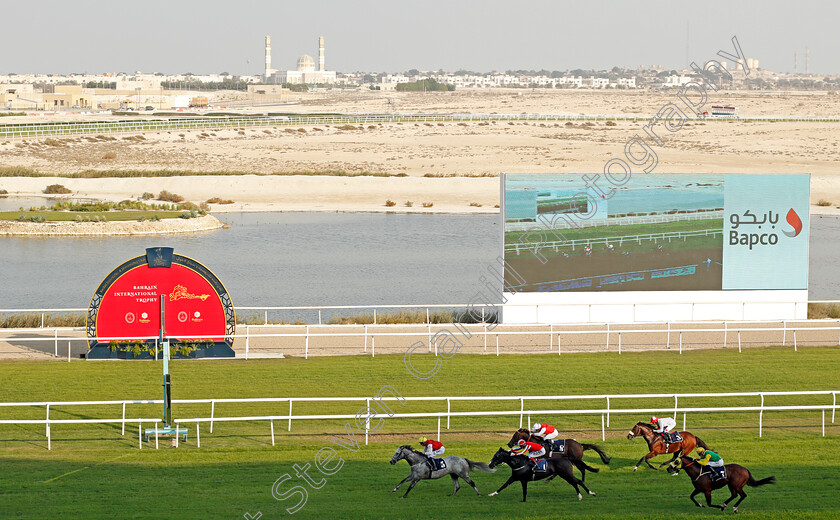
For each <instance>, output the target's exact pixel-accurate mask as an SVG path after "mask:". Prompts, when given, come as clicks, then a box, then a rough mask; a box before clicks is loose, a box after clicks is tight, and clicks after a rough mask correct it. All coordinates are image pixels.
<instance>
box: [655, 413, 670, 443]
mask: <svg viewBox="0 0 840 520" xmlns="http://www.w3.org/2000/svg"><path fill="white" fill-rule="evenodd" d="M650 422H651V423H652V424H653V425H654V426H656V428H655V429H654V430H653V433H661V434H662V437H664V438H665V442H669V441H670V436H671V430H673V429H674V428H676V427H677V421H675V420H673V419H671V418H670V417H663V418H661V419H660V418H659V417H657V416H655V415H654V416H653V417H651V418H650Z"/></svg>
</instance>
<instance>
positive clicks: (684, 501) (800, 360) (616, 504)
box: [0, 347, 840, 519]
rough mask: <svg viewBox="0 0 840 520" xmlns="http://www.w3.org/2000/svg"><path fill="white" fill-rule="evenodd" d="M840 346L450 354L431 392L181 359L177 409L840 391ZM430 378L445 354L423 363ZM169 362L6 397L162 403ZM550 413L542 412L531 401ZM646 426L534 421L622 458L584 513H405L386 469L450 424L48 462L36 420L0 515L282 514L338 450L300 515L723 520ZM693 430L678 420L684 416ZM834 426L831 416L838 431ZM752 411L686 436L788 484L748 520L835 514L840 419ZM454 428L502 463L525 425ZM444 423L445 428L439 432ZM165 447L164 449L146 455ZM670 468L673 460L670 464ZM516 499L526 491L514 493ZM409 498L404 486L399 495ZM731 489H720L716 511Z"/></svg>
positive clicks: (22, 382)
mask: <svg viewBox="0 0 840 520" xmlns="http://www.w3.org/2000/svg"><path fill="white" fill-rule="evenodd" d="M838 356H840V352H838V348H836V347H814V348H802V349H800V351H799V352H794V351H792V350H791V349H789V348H786V349H782V348H775V349H750V350H746V351H744V352H743V353H741V354H739V353H737V352H735V351H692V352H687V353H685V354H683V355H679V354H677V353H675V352H648V353H625V354H621V355H620V356H619V355H618V354H616V353H604V354H573V355H563V356H551V355H544V356H539V357H535V356H502V357H496V356H480V355H461V354H459V355H455V356H454V357H453V358H451V359H449V360H445V362H444V363H443V365H442V368H441V369H440V371H439V372H438V373H437V374H436V375H435V376H434V377H432V378H430V379H427V380H420V379H416V378H414V377H413V376H411V375H410V374H409V373H408V372H407V370H406V369H405V367H404V365H403V357H402V356H379V357H377V358H374V359H371V358H367V357H333V358H314V359H310V360H303V359H299V358H289V359H285V360H264V361H247V362H246V361H241V360H237V361H203V362H202V361H174V362H173V363H172V379H173V393H174V398H176V399H184V398H210V397H215V398H229V397H286V396H364V395H372V394H374V393H376V392H377V391H378V390H379V389H380V388H381V387H382V386H383V385H392V386H393V387H394V388H396V389H397V390H398V391H399V392H400V393H401V394H403V395H405V396H430V395H519V394H526V395H539V394H602V393H616V394H620V393H625V394H630V393H647V392H657V393H658V392H666V393H667V392H727V391H773V390H825V389H832V390H834V389H837V388H838V386H840V384H838V383H840V378H838V376H837V374H838ZM413 360H414V362H415V367H416V368H417V369H420V370H426V369H428V368H429V367H431V365H432V363H433V359H432V358H430V357H428V356H420V357H416V358H413ZM160 368H161V367H160V364H158V363H155V362H73V363H66V362H65V363H61V362H24V361H10V362H2V363H0V369H1V370H2V373H3V375H4V376H5V377H3V378H2V379H0V391H2V395H3V401H6V402H13V401H41V400H56V399H59V398H60V399H63V400H75V399H78V400H109V399H149V398H159V396H160V394H161V391H160V390H161V386H160V382H161V376H160ZM756 402H757V400H756V399H755V398H727V399H720V400H717V401H713V400H711V399H706V398H694V399H690V400H689V399H686V400H685V401H684V402H683V401H681V405H684V406H715V405H734V404H755V403H756ZM798 403H801V404H805V403H809V404H815V403H822V404H830V403H831V397H830V396H828V397H826V396H817V397H769V398H767V401H766V404H768V405H772V404H798ZM549 404H550V405H551V407H578V408H590V407H603V405H604V404H603V401H595V400H593V401H582V402H578V401H569V402H565V403H558V402H551V403H544V404H543V405H542V406H544V407H549V406H548V405H549ZM362 405H363V404H362V403H352V402H351V403H338V404H335V403H330V404H316V403H311V404H303V403H301V404H296V405H295V413H296V414H303V413H355V412H356V411H358V410H359V408H360V407H361V406H362ZM517 405H518V402H511V401H507V402H472V403H455V404H453V405H452V409H453V411H458V410H467V409H474V410H494V409H496V410H498V409H515V408H516V407H517ZM526 405H527V406H530V407H534V408H539V407H540V406H541V405H540V404H538V403H537V402H531V403H526ZM392 406H393V407H394V408H395V409H396V410H397V411H399V412H421V411H436V410H439V411H442V410H445V405H443V404H442V403H418V402H412V401H410V402H408V404H406V405H403V406H401V405H399V404H396V403H394V404H392ZM613 406H634V407H635V406H639V407H641V406H645V407H648V406H651V407H660V406H661V407H663V408H668V407H669V406H673V400H672V399H650V400H644V401H632V402H631V401H624V402H616V401H613ZM287 412H288V406H287V405H286V404H285V403H275V404H253V405H245V404H224V405H217V407H216V415H217V416H221V415H245V414H249V415H250V414H278V415H280V414H285V413H287ZM120 413H121V408H120V407H89V408H81V407H65V408H61V407H56V408H53V409H52V410H51V413H50V416H51V418H56V419H60V418H85V417H118V416H119V415H120ZM174 414H175V416H176V418H177V417H191V416H205V417H206V416H208V415H209V406H208V405H175V409H174ZM127 415H128V416H129V417H136V416H154V417H159V416H160V415H161V410H160V406H152V405H149V406H146V405H134V406H129V408H128V412H127ZM43 416H44V410H43V408H35V407H32V408H0V417H2V418H43ZM647 418H648V417H646V416H642V417H637V416H622V415H613V416H612V418H611V427H610V428H609V429H608V430H607V440H606V442H603V443H601V442H600V420H601V419H600V416H560V417H539V418H537V417H533V418H532V421H535V420H540V421H545V422H551V423H553V424H555V425H556V426H558V427H559V428H560V429H561V430H562V431H564V432H571V435H572V436H574V437H576V438H578V439H579V440H583V441H588V442H597V443H598V444H602V445H603V446H604V448H605V450H606V451H607V453H609V454H610V455H611V456H612V457H613V460H612V462H611V464H610V466H609V467H606V466H605V465H604V464H602V463H601V462H600V461H599V460H598V459H597V457H596V456H594V454H593V453H592V452H588V453H587V456H586V460H587V461H588V462H589V463H590V464H591V465H594V466H596V467H599V468H601V469H602V471H601V472H600V473H599V474H590V475H587V482H588V484H590V486H591V488H592V489H593V490H594V491H595V492H597V493H598V496H597V497H588V496H585V497H584V500H583V501H582V502H578V500H577V497H576V496H575V494H574V490H573V489H572V488H571V487H570V486H569V485H567V484H566V483H565V482H562V481H560V480H559V479H557V480H555V481H553V482H551V483H547V484H546V483H544V482H537V483H533V484H531V486H529V496H528V503H527V504H522V503H521V502H520V500H521V489H520V488H519V487H514V486H511V487H509V488H508V489H506V490H505V491H503V492H502V493H501V494H500V495H499V496H497V497H493V498H490V497H486V496H482V497H477V496H475V493H474V492H473V491H472V490H471V489H470V488H469V487H467V486H466V485H465V484H464V485H462V489H461V491H459V493H458V495H457V496H456V497H454V498H450V497H447V496H446V495H447V494H448V493H449V492H451V489H452V484H451V481H450V480H449V479H448V477H447V478H445V479H441V480H436V481H424V482H421V483H419V484H418V485H417V486H416V487H415V489H414V490H413V491H412V492H411V494H410V495H409V497H408V498H407V499H405V500H402V499H401V498H399V496H398V495H397V494H392V493H390V490H391V489H392V488H393V486H394V485H395V484H396V483H397V482H399V481H400V480H401V479H402V478H403V477H405V476H406V475H408V466H407V465H406V464H405V462H400V463H399V464H398V465H397V466H391V465H389V464H388V463H387V461H388V459H389V458H390V457H391V456H392V455H393V452H394V449H395V448H396V447H397V446H398V445H400V444H403V443H412V444H416V442H417V437H419V436H421V435H423V436H429V437H432V436H434V435H435V434H436V427H437V420H436V419H434V418H428V419H386V420H385V422H384V424H383V428H382V430H380V431H379V432H378V433H376V434H374V435H372V436H371V438H370V441H371V442H370V444H369V445H367V446H365V445H364V436H363V435H360V434H359V432H358V431H356V439H357V440H358V442H359V443H360V445H359V449H358V451H356V452H350V451H348V450H346V449H343V448H340V447H337V446H335V445H333V444H331V443H330V438H331V437H332V436H334V435H342V436H343V437H346V433H345V431H344V423H346V422H347V421H338V420H335V421H311V422H302V421H301V422H295V423H294V425H293V430H292V432H291V433H289V432H287V431H286V424H285V423H282V421H281V422H278V423H276V424H275V433H276V435H277V446H274V447H272V446H271V442H270V436H269V427H268V424H266V423H265V422H259V423H257V422H254V423H217V424H216V425H215V427H214V433H212V434H210V433H209V431H208V429H207V425H206V424H205V425H204V426H203V427H202V447H201V448H196V446H195V439H194V426H193V425H190V426H189V427H190V434H191V438H190V440H189V442H187V443H186V444H182V445H181V447H180V448H179V449H177V450H176V449H173V448H170V447H164V446H168V440H167V441H162V445H161V446H162V447H161V449H160V450H154V449H153V448H154V444H153V443H151V444H149V443H147V444H145V445H144V449H143V450H138V449H137V425H129V426H128V427H127V429H126V436H125V437H123V436H121V435H120V429H119V426H115V425H104V426H102V425H56V426H53V431H52V451H47V450H46V439H45V437H44V429H43V427H42V426H41V425H21V426H11V425H0V467H2V468H3V471H2V472H0V517H2V518H59V517H61V518H86V519H95V518H164V517H177V518H202V519H203V518H243V515H244V514H245V513H246V512H247V513H250V514H256V513H257V512H258V511H259V512H261V513H262V514H263V518H284V517H289V516H290V515H289V514H288V513H287V512H285V510H284V508H286V507H291V506H292V505H293V504H294V503H295V502H297V498H298V497H297V496H295V497H294V498H293V499H289V500H288V501H285V502H282V501H278V500H275V499H274V498H273V497H272V494H271V488H272V484H273V483H274V482H275V481H276V480H277V479H278V478H280V477H282V476H283V475H285V474H287V473H288V474H289V475H291V477H292V479H291V480H288V481H286V482H284V483H282V484H280V485H279V491H280V492H281V493H282V492H284V491H287V490H289V489H291V488H292V486H295V485H303V486H306V484H304V483H303V482H302V481H301V480H300V479H298V478H297V477H296V476H295V470H294V468H293V465H295V464H298V465H303V464H306V463H309V464H312V463H313V460H314V457H315V454H316V453H317V452H318V450H319V449H321V448H323V447H325V446H333V447H335V448H336V449H337V450H338V452H339V454H340V456H341V457H342V459H343V461H344V466H343V467H342V468H341V469H340V471H338V472H337V473H336V474H334V475H330V476H325V477H324V476H321V475H320V473H318V472H317V470H315V469H314V468H310V470H309V475H311V476H312V477H314V478H315V479H316V480H317V479H321V478H323V479H324V480H325V482H324V484H323V487H321V488H320V489H312V488H309V487H307V489H308V501H307V503H306V505H305V507H303V509H302V510H300V511H299V512H298V513H296V514H295V515H294V518H324V517H327V518H371V519H372V518H459V519H460V518H506V519H507V518H560V517H563V518H565V517H573V518H616V519H617V518H650V517H652V516H657V517H658V516H663V517H668V518H672V517H673V518H703V517H706V516H708V515H719V514H720V513H716V512H711V511H708V510H701V509H697V508H695V506H694V505H693V504H691V502H690V501H689V499H688V494H689V493H690V492H691V489H692V488H691V485H690V482H689V479H688V477H686V476H685V475H678V476H677V477H670V476H668V475H667V474H666V473H665V472H664V471H651V470H649V469H646V468H642V469H640V470H639V472H637V473H634V472H633V471H632V466H633V465H634V464H635V462H636V461H637V460H638V459H639V458H640V457H641V456H642V455H644V453H645V451H646V449H645V446H644V442H643V441H642V440H639V439H637V440H633V441H628V440H627V439H626V438H625V435H626V432H627V430H628V429H629V428H630V427H631V426H632V424H633V423H635V422H636V421H637V420H647ZM678 419H679V420H678V422H679V423H680V425H681V419H682V417H679V418H678ZM827 419H828V420H830V416H829V417H828V418H827ZM757 422H758V417H757V413H752V412H749V413H732V414H689V415H688V430H689V431H692V432H693V433H695V434H696V435H698V436H700V437H701V438H702V439H704V440H705V441H706V442H707V443H708V444H709V445H710V446H712V447H713V448H715V449H717V450H718V451H719V452H720V453H721V454H722V455H723V456H724V458H725V459H726V460H727V462H730V463H739V464H742V465H744V466H746V467H747V468H749V469H750V470H751V471H752V473H753V475H754V476H755V477H756V478H757V479H760V478H764V477H766V476H769V475H775V476H776V478H777V479H778V484H777V485H775V486H765V487H762V488H747V490H746V491H747V494H748V498H747V499H746V500H745V501H744V503H743V504H742V506H741V512H742V513H743V514H744V515H745V516H748V517H751V518H779V519H781V518H829V517H840V493H838V492H837V473H838V469H840V457H838V453H840V421H838V424H837V425H832V424H830V422H829V424H828V425H827V428H826V437H825V438H823V437H821V436H820V413H819V412H812V411H806V412H795V413H794V412H790V413H788V412H772V413H769V412H768V413H766V414H765V417H764V426H765V434H764V437H763V438H759V437H758V431H757ZM451 426H452V428H451V429H450V430H448V431H447V430H445V429H444V430H443V431H442V440H443V442H444V443H445V444H446V446H447V455H448V454H453V455H461V456H465V457H468V458H471V459H473V460H478V461H485V462H486V461H489V459H490V458H491V456H492V454H493V453H494V452H495V450H496V449H497V448H498V447H499V446H500V445H501V444H504V443H505V442H507V440H508V439H509V437H510V433H511V432H512V430H514V429H515V428H516V427H518V426H519V418H518V417H517V416H514V417H506V418H491V417H478V418H453V419H452V425H451ZM444 428H445V419H444ZM150 448H152V449H150ZM660 460H664V458H662V457H660ZM508 475H509V470H508V469H507V468H506V467H503V468H500V469H499V471H497V472H496V473H494V474H485V473H480V472H474V473H473V477H474V479H475V481H476V483H477V485H478V487H479V489H480V490H481V492H482V493H483V494H485V495H486V494H487V493H489V492H490V491H494V490H495V489H497V488H498V487H499V486H500V485H501V483H503V482H504V481H505V479H506V478H507V476H508ZM517 486H518V485H517ZM403 489H405V487H403ZM727 496H728V493H726V492H725V491H723V492H721V491H718V492H716V494H715V501H716V502H720V501H722V500H723V499H725V498H726V497H727Z"/></svg>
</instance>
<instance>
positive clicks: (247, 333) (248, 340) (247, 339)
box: [245, 325, 251, 360]
mask: <svg viewBox="0 0 840 520" xmlns="http://www.w3.org/2000/svg"><path fill="white" fill-rule="evenodd" d="M250 347H251V327H250V326H249V325H245V359H246V360H247V359H248V350H249V348H250Z"/></svg>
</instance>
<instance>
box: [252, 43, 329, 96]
mask: <svg viewBox="0 0 840 520" xmlns="http://www.w3.org/2000/svg"><path fill="white" fill-rule="evenodd" d="M268 82H274V83H290V84H302V83H303V84H307V85H314V84H329V85H332V84H334V83H335V71H328V70H326V67H325V59H324V37H323V36H321V37H320V38H319V39H318V67H317V69H316V67H315V60H314V59H312V56H309V55H308V54H304V55H303V56H301V57H300V58H298V60H297V66H296V67H295V70H281V71H278V72H276V73H275V74H274V75H273V76H272V78H271V79H268V78H266V83H268Z"/></svg>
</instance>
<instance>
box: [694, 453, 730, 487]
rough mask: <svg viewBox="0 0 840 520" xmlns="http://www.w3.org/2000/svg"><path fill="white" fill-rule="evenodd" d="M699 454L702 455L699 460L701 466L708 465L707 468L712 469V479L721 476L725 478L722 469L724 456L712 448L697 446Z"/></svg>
mask: <svg viewBox="0 0 840 520" xmlns="http://www.w3.org/2000/svg"><path fill="white" fill-rule="evenodd" d="M697 455H700V457H702V458H700V459H698V460H697V462H699V463H700V465H701V466H706V467H707V468H709V469H711V470H712V480H718V479H719V478H724V476H723V474H722V473H721V470H723V466H724V463H723V457H721V456H720V455H718V454H717V453H715V452H713V451H712V450H707V449H706V448H701V447H698V448H697Z"/></svg>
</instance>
